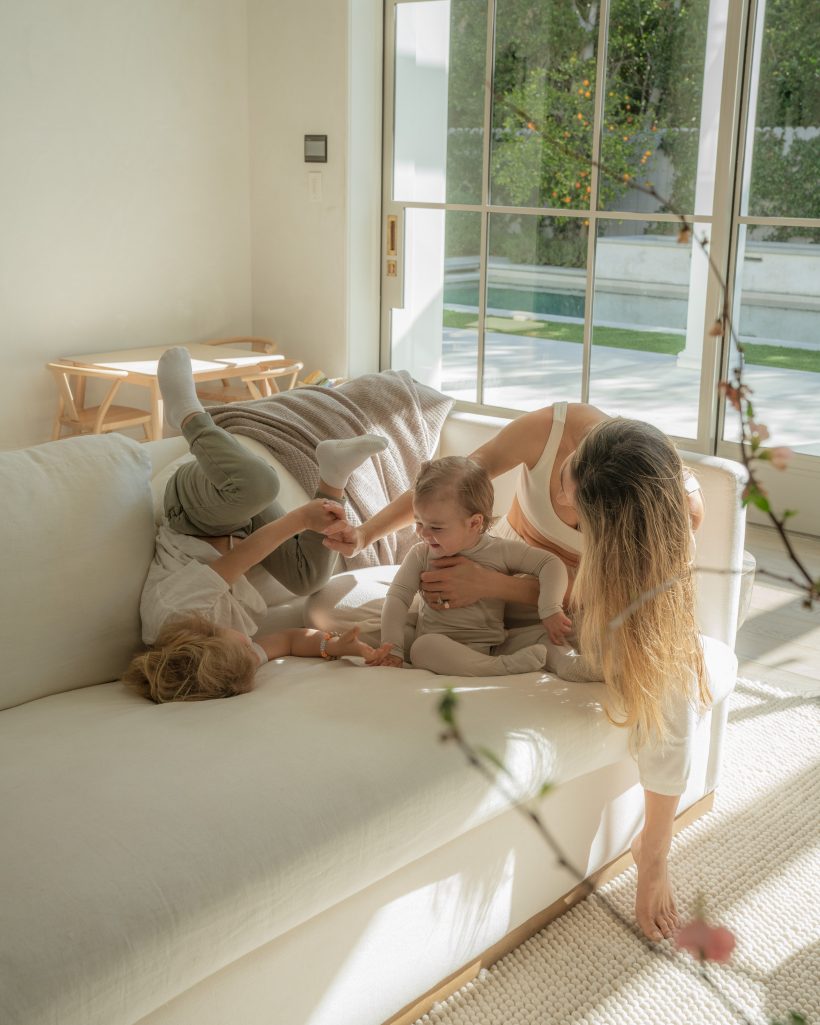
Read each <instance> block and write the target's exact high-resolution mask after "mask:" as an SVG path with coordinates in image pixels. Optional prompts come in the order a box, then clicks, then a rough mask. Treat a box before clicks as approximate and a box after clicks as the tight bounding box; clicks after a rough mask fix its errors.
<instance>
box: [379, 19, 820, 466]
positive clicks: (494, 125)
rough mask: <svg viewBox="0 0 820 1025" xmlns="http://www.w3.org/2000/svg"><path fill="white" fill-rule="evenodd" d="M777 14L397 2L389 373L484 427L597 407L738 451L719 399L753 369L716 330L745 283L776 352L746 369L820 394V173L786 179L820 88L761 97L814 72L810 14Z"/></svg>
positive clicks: (386, 312)
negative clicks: (734, 366) (544, 409)
mask: <svg viewBox="0 0 820 1025" xmlns="http://www.w3.org/2000/svg"><path fill="white" fill-rule="evenodd" d="M778 3H779V7H777V8H776V9H777V13H776V14H773V13H772V12H773V10H775V6H776V5H777V4H778ZM768 5H769V12H768V14H767V13H766V12H765V11H763V6H762V4H761V5H759V6H758V7H756V8H750V6H749V0H680V2H676V3H669V2H668V0H600V2H599V0H539V3H537V4H534V3H531V2H526V0H388V2H387V6H386V47H385V51H386V54H387V61H386V69H385V71H386V73H385V132H384V140H385V165H384V193H383V208H384V227H385V231H384V252H383V261H382V264H383V280H382V285H383V310H382V338H383V342H382V345H383V351H382V362H383V365H384V366H392V367H394V368H396V369H400V368H404V369H407V370H409V371H410V372H411V373H412V374H413V375H414V376H415V377H416V378H417V379H419V380H422V381H426V382H428V383H430V384H432V385H434V386H435V387H437V388H439V389H441V390H442V391H445V392H447V393H448V394H450V395H453V396H454V397H455V398H456V399H457V400H459V403H460V404H461V405H462V406H463V407H464V408H468V409H475V410H480V411H486V412H491V413H497V414H499V415H506V416H513V415H516V414H517V413H518V412H521V411H522V410H529V409H535V408H538V407H540V406H543V405H546V404H548V403H551V402H555V401H559V400H562V399H565V400H570V401H586V402H591V403H593V404H595V405H597V406H599V407H600V408H601V409H603V410H604V411H605V412H607V413H611V414H620V415H624V416H632V417H637V418H640V419H646V420H651V421H652V422H653V423H655V424H657V425H658V426H659V427H661V428H662V429H663V430H665V431H667V432H668V433H669V434H671V435H672V436H674V437H675V438H677V439H679V440H680V441H681V443H682V444H684V445H685V446H686V447H687V448H690V449H696V450H699V451H704V452H713V451H716V450H717V448H718V447H721V448H725V449H726V451H727V452H728V451H729V450H731V448H732V433H731V432H732V430H733V427H732V425H731V423H730V421H729V420H727V421H726V426H725V427H724V422H723V410H722V409H721V407H720V403H719V400H718V394H717V388H716V384H717V380H718V377H719V376H721V375H722V374H725V373H727V372H728V370H729V367H730V361H731V359H732V353H731V347H730V345H729V342H728V340H727V339H722V338H719V337H715V336H714V334H711V333H710V328H711V326H712V325H713V324H714V322H715V319H716V318H717V317H719V315H720V311H721V310H722V308H723V302H724V288H723V283H724V282H726V281H729V282H730V283H731V284H732V286H733V295H734V296H735V298H733V299H732V302H733V309H734V316H735V319H736V323H737V324H738V327H739V330H740V335H741V338H742V339H743V341H744V343H745V342H746V341H747V340H749V341H751V339H752V338H754V340H755V345H757V348H756V349H754V351H753V353H752V356H751V357H749V356H747V360H748V362H749V364H750V365H749V367H748V368H747V372H748V373H750V375H754V374H762V375H764V376H765V375H770V373H771V372H775V371H776V372H779V373H784V372H785V373H787V374H798V375H799V374H804V375H808V377H806V378H805V379H807V380H808V379H810V380H814V379H815V378H813V377H812V376H811V375H813V374H817V372H818V371H820V366H818V367H817V368H816V369H812V368H811V367H812V366H813V365H814V364H813V361H814V360H815V359H816V358H817V356H818V354H820V344H818V343H819V342H820V332H818V330H817V315H816V314H817V305H818V281H819V280H820V275H818V274H817V273H816V272H813V270H812V267H813V264H812V263H811V260H812V259H813V255H812V254H813V250H812V246H814V245H816V241H817V238H816V233H817V232H818V231H820V220H818V219H817V218H818V216H820V211H818V210H817V209H816V206H817V180H818V175H817V173H816V172H815V173H814V175H813V177H811V176H809V177H810V178H811V182H812V184H813V189H812V186H811V185H809V184H808V183H807V184H806V185H805V187H803V188H802V190H801V189H800V188H798V187H797V185H796V184H795V185H794V187H793V188H792V190H791V192H788V191H787V190H784V191H783V192H782V193H781V192H778V187H777V184H776V178H777V175H778V174H780V175H781V177H785V176H786V175H789V174H793V175H796V174H797V172H798V170H799V169H800V168H801V167H803V164H801V163H800V161H803V162H804V163H805V162H806V161H808V163H809V165H810V164H811V159H813V158H812V157H811V154H814V155H816V154H817V152H818V151H817V148H816V147H817V145H818V134H820V131H819V130H818V129H817V128H816V127H812V125H815V126H816V125H817V124H818V123H820V118H818V117H817V113H818V110H817V103H816V93H817V86H816V84H814V85H813V86H812V85H808V86H805V87H804V89H803V94H801V95H803V97H804V98H803V100H801V105H800V110H799V114H798V113H797V112H796V111H795V110H794V109H793V107H789V106H788V105H786V107H785V108H784V101H783V99H782V97H783V95H788V96H789V97H791V96H792V95H793V94H794V88H793V86H794V84H795V83H787V85H786V86H780V87H779V88H780V91H779V92H778V96H779V97H780V100H779V101H778V100H777V99H772V98H770V97H769V96H768V93H767V92H766V88H769V87H765V86H763V85H761V82H762V80H763V79H764V77H766V76H768V78H769V79H770V80H771V81H775V80H777V75H776V74H775V71H776V70H777V68H778V67H779V63H778V62H779V61H780V59H781V57H780V56H778V55H782V54H783V53H784V49H785V50H789V48H791V50H790V52H793V53H794V60H793V61H792V62H791V63H789V65H788V67H789V68H791V67H792V66H793V67H794V69H795V74H797V73H798V69H799V67H800V66H801V65H800V63H799V57H800V53H802V52H803V50H806V48H807V47H808V48H809V50H811V43H810V38H811V32H812V31H816V30H814V29H813V28H812V26H813V22H814V20H816V19H812V18H811V7H812V5H811V4H810V3H808V0H768ZM796 7H799V8H805V18H804V20H805V26H804V27H805V32H806V35H805V37H804V38H803V39H802V40H797V41H796V40H795V39H794V38H793V36H794V35H798V34H796V33H792V37H790V33H789V32H788V31H787V30H786V26H787V23H788V21H789V18H791V19H792V20H793V19H794V16H795V10H794V9H795V8H796ZM766 18H768V22H767V21H766ZM773 19H774V21H773ZM778 19H779V20H778ZM774 22H777V23H778V24H780V25H781V27H780V29H779V30H778V31H777V32H776V42H777V47H778V48H777V50H774V49H773V50H772V51H771V56H768V57H767V54H769V53H770V51H769V49H768V48H767V47H766V46H765V45H763V44H762V42H761V40H762V38H764V36H763V35H761V33H764V34H765V31H766V29H764V28H763V26H764V25H771V24H773V23H774ZM781 23H782V24H781ZM747 34H748V38H749V43H748V45H747ZM755 47H756V48H757V49H755ZM801 48H802V49H801ZM798 51H799V52H798ZM815 53H816V51H815ZM761 55H762V56H761ZM804 56H806V59H807V60H808V59H809V54H808V51H807V52H806V54H804ZM744 58H745V61H746V63H745V65H744V63H743V61H744ZM766 60H770V62H771V63H772V65H773V69H770V70H768V71H767V69H766ZM755 61H756V62H757V63H755ZM815 63H816V57H815ZM807 66H808V65H807V64H803V65H802V67H803V68H804V70H805V68H806V67H807ZM812 66H813V65H812ZM744 67H745V68H746V70H745V71H744V70H743V69H744ZM755 69H757V70H755ZM784 71H785V69H784ZM806 77H807V78H811V76H810V75H808V74H807V75H806ZM815 78H816V76H815ZM771 88H772V89H775V91H777V88H778V87H776V86H774V85H773V86H771ZM753 97H758V98H762V99H759V100H758V101H756V106H755V104H753V103H752V98H753ZM778 102H779V104H780V105H779V106H778ZM753 108H754V109H753ZM744 117H745V118H746V121H747V122H748V124H749V125H750V126H753V127H750V128H749V129H748V130H746V131H745V132H739V128H740V126H741V124H742V123H743V118H744ZM798 120H799V124H798V123H797V121H798ZM787 122H788V123H787ZM755 154H760V156H759V157H758V156H756V155H755ZM790 154H791V156H790ZM775 157H776V158H777V161H779V163H777V162H776V160H775ZM736 168H738V170H737V171H736V170H735V169H736ZM756 168H757V170H756ZM741 169H742V170H741ZM777 169H779V170H777ZM808 169H809V170H810V167H809V168H808ZM773 197H779V198H773ZM772 203H775V207H776V209H775V208H773V207H772V205H771V204H772ZM812 203H814V207H813V206H812ZM777 204H780V205H779V206H778V205H777ZM784 204H785V205H784ZM796 208H799V209H800V213H797V212H796ZM813 219H814V220H813ZM683 222H685V225H684V223H683ZM775 222H776V223H775ZM813 233H814V234H813ZM761 246H763V247H764V248H765V253H764V252H763V251H762V250H761V248H760V247H761ZM766 247H768V248H766ZM707 254H708V256H709V257H710V258H711V260H712V261H713V263H714V264H715V265H716V267H717V268H718V270H719V272H718V273H714V272H713V271H710V268H709V261H708V259H707ZM788 260H791V261H792V263H791V264H790V265H789V266H791V267H792V268H793V267H795V266H796V265H797V264H798V263H799V264H800V265H801V267H802V268H803V270H802V271H801V274H802V277H801V279H800V281H796V279H795V277H794V274H790V273H789V270H788V268H787V266H786V263H785V262H784V261H788ZM761 261H762V263H763V265H764V266H762V267H761V266H760V264H761ZM775 268H777V273H775V271H774V269H775ZM770 269H771V270H772V273H769V271H770ZM755 272H757V273H755ZM777 282H780V284H777ZM795 289H796V290H797V292H799V294H796V292H795ZM778 290H779V295H780V298H779V299H778V301H777V302H775V301H774V299H773V293H774V292H777V291H778ZM785 297H788V300H787V299H786V298H785ZM784 302H785V303H786V305H788V306H789V309H790V311H794V312H793V315H792V314H791V313H790V315H789V317H786V316H784V315H783V312H782V311H783V308H784V307H783V304H784ZM812 304H813V308H812ZM812 314H813V320H812ZM812 323H813V327H811V326H810V324H812ZM812 334H813V340H812V337H811V335H812ZM758 338H759V339H761V341H758ZM775 338H780V340H781V341H780V350H778V351H776V352H774V353H772V349H771V347H772V344H773V339H775ZM763 339H765V340H763ZM784 342H785V344H784ZM748 351H752V346H751V345H750V346H749V350H748ZM795 352H796V353H798V354H799V353H802V355H794V353H795ZM758 357H759V358H760V359H766V360H769V361H770V362H767V363H762V364H760V363H758V362H757V360H758ZM772 360H774V362H771V361H772ZM809 364H811V366H809ZM757 366H765V367H766V370H765V371H763V370H761V371H757V370H755V369H753V368H754V367H757ZM790 380H791V381H792V382H793V384H791V385H785V384H784V385H782V387H784V388H787V390H788V389H789V388H791V389H792V390H791V391H789V392H788V394H790V395H791V396H793V397H794V398H795V399H797V398H799V394H802V393H799V388H801V387H804V385H803V384H798V381H801V382H802V381H803V380H804V378H798V377H792V378H790ZM816 380H817V382H818V383H820V376H817V377H816ZM754 386H755V387H757V385H756V384H755V385H754ZM795 389H798V391H795ZM781 394H782V392H778V391H777V390H774V391H772V397H773V399H772V400H773V402H774V403H778V402H779V401H780V395H781ZM730 412H731V410H730ZM770 419H771V421H772V423H776V420H777V416H776V415H773V416H772V417H770ZM817 422H818V424H820V418H818V421H817ZM792 426H793V425H792ZM773 433H774V431H773ZM807 433H810V431H809V432H807ZM815 433H817V432H815ZM815 440H816V441H817V442H818V443H820V437H816V439H815ZM778 443H780V440H779V439H778ZM782 443H783V444H790V442H789V441H788V440H784V441H783V442H782ZM798 444H799V445H803V446H804V447H805V445H809V444H810V442H809V441H808V440H806V441H805V443H804V442H799V443H798ZM818 451H820V449H818ZM807 458H809V457H807ZM809 470H810V472H816V470H814V469H813V468H812V467H810V468H809Z"/></svg>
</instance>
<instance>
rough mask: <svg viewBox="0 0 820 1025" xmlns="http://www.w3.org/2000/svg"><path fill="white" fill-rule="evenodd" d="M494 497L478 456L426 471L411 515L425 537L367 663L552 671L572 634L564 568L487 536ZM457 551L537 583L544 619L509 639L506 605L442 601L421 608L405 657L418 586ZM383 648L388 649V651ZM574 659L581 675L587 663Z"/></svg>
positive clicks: (393, 589)
mask: <svg viewBox="0 0 820 1025" xmlns="http://www.w3.org/2000/svg"><path fill="white" fill-rule="evenodd" d="M494 500H495V495H494V491H493V485H492V481H491V480H490V477H489V474H488V473H487V471H486V470H485V469H484V467H483V466H481V465H480V464H479V463H477V462H475V460H473V459H469V458H466V457H464V456H447V457H445V458H443V459H434V460H431V461H430V462H427V463H424V464H423V465H422V468H421V470H420V472H419V474H418V476H417V478H416V481H415V485H414V487H413V514H414V516H415V519H416V532H417V534H418V535H419V537H420V539H421V540H420V542H419V543H418V544H417V545H415V546H414V547H413V548H412V549H411V550H410V551H409V552H408V553H407V556H406V557H405V559H404V562H403V563H402V565H401V568H400V569H399V571H398V573H397V574H396V576H395V577H394V579H393V583H392V584H391V585H390V588H389V590H388V592H387V596H386V598H385V600H384V606H383V609H382V616H381V639H382V642H383V645H382V649H379V651H378V652H374V654H373V655H372V656H368V657H367V658H366V660H365V661H366V662H367V663H368V664H371V665H387V666H394V667H399V666H401V665H403V664H404V662H405V661H407V662H409V663H411V664H412V665H413V666H415V667H417V668H421V669H429V670H431V671H432V672H435V673H444V674H448V675H452V676H503V675H508V674H514V673H527V672H533V671H537V670H539V669H544V668H545V667H549V668H555V665H554V663H555V662H557V661H559V660H560V658H561V654H562V649H564V650H565V647H566V646H565V638H566V635H567V634H569V633H570V631H571V629H572V623H571V621H570V619H569V618H568V617H567V616H566V615H565V614H564V611H563V608H562V601H563V598H564V594H565V593H566V590H567V585H568V574H567V570H566V567H565V566H564V564H563V562H562V561H561V560H560V559H559V558H558V556H557V555H554V554H553V553H552V552H547V551H542V550H540V549H537V548H533V547H532V546H530V545H528V544H525V543H524V542H523V541H513V540H509V539H507V538H501V537H493V536H492V535H491V534H489V533H487V531H488V528H489V527H490V525H491V523H492V520H493V515H492V511H493V504H494ZM453 555H462V556H465V557H466V558H469V559H471V560H473V561H475V562H478V563H479V564H480V565H482V566H488V567H490V568H491V569H494V570H497V571H499V572H502V573H524V574H527V575H529V576H535V577H538V580H539V598H538V615H539V617H540V620H541V623H540V624H539V625H538V626H533V627H532V628H531V629H528V630H527V631H526V632H524V631H518V632H517V635H516V636H515V637H514V638H509V637H508V631H507V629H506V628H505V626H504V604H505V603H504V601H503V599H501V598H484V599H482V600H481V601H479V602H475V603H474V604H472V605H466V606H463V607H458V608H451V603H450V602H449V601H443V600H442V599H441V596H439V600H438V604H437V605H431V604H428V603H427V602H421V604H420V607H419V613H418V620H417V622H416V626H415V638H414V639H413V641H412V643H411V644H410V646H409V651H405V624H406V622H407V614H408V611H409V609H410V605H411V603H412V601H413V599H414V597H415V596H416V594H417V593H418V591H419V589H420V586H421V574H422V573H423V572H424V571H425V570H426V569H428V568H429V563H430V560H434V559H441V558H447V557H449V556H453ZM505 642H506V643H505ZM385 644H388V645H389V646H390V647H389V650H388V651H386V652H385V651H383V648H384V646H385ZM574 654H575V653H574V652H573V655H574ZM575 657H576V660H577V661H578V663H579V664H578V665H576V666H575V668H576V676H579V675H580V674H579V673H578V670H579V669H580V661H581V660H580V659H579V657H578V656H577V655H576V656H575ZM584 668H585V669H587V671H588V672H587V678H589V679H597V678H598V675H599V674H596V669H595V668H594V667H587V666H586V665H584Z"/></svg>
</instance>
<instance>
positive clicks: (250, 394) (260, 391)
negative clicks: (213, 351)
mask: <svg viewBox="0 0 820 1025" xmlns="http://www.w3.org/2000/svg"><path fill="white" fill-rule="evenodd" d="M201 344H202V345H242V346H244V347H245V348H246V349H247V348H250V349H251V350H252V351H253V352H263V353H265V354H266V355H273V354H274V353H275V352H276V342H274V341H272V340H271V339H270V338H255V337H251V336H247V337H245V336H236V337H234V338H211V339H209V340H208V341H206V342H202V343H201ZM303 367H304V363H302V362H300V360H297V359H286V358H285V357H284V356H277V358H276V359H274V360H271V361H270V363H264V364H260V369H259V370H256V369H254V371H253V372H252V373H243V372H242V371H241V370H239V369H237V370H236V371H235V372H234V375H233V377H230V378H222V380H221V381H208V382H207V383H206V384H202V385H200V386H199V387H198V388H197V395H198V396H199V397H200V399H202V401H203V402H247V401H248V400H250V399H264V398H267V397H268V396H270V395H273V394H275V393H276V392H278V391H289V390H290V389H291V388H293V387H294V385H295V384H296V377H297V375H298V373H299V371H300V370H301V369H302V368H303ZM280 378H281V379H282V382H283V384H284V388H280V387H279V379H280Z"/></svg>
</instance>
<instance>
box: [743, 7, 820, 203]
mask: <svg viewBox="0 0 820 1025" xmlns="http://www.w3.org/2000/svg"><path fill="white" fill-rule="evenodd" d="M761 8H762V9H764V10H765V24H764V25H762V26H758V38H757V40H756V43H757V46H756V53H755V63H754V66H753V74H752V88H751V92H752V97H751V106H750V112H751V114H750V116H751V117H752V120H753V123H754V126H755V128H754V135H753V138H752V141H751V146H752V153H751V158H750V162H751V183H750V186H749V190H748V191H749V195H748V196H745V197H744V199H745V201H746V202H745V203H744V212H745V213H748V214H750V215H752V216H760V217H820V188H818V181H820V58H818V54H820V12H819V11H818V9H817V5H816V3H807V2H806V0H768V2H767V3H766V4H765V5H761ZM755 108H756V109H755Z"/></svg>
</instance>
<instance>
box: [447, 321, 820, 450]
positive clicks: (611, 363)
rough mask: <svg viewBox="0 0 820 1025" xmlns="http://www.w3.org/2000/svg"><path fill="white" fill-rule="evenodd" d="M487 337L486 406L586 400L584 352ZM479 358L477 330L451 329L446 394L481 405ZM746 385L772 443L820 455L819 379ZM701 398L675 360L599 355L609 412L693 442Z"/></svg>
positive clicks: (596, 363)
mask: <svg viewBox="0 0 820 1025" xmlns="http://www.w3.org/2000/svg"><path fill="white" fill-rule="evenodd" d="M486 337H487V341H486V347H485V382H486V383H485V389H484V401H485V403H487V404H488V405H493V406H500V407H505V408H508V409H527V410H529V409H538V408H539V407H540V406H545V405H549V404H550V403H551V402H557V401H560V400H562V399H567V400H569V401H580V398H581V395H580V380H581V346H580V345H577V344H573V343H569V342H557V341H552V340H550V339H543V338H527V337H523V336H521V335H508V334H503V333H501V332H488V333H487V336H486ZM475 354H476V339H475V332H474V331H471V330H464V329H458V328H445V332H444V341H443V352H442V382H441V388H442V390H444V391H446V392H447V393H448V394H450V395H453V396H455V397H456V398H458V399H463V400H464V401H467V402H475V400H476V396H475V390H474V389H475V383H474V382H475ZM744 379H745V380H746V382H747V384H748V385H749V386H750V387H751V388H752V389H753V391H754V396H753V398H754V404H755V408H756V411H757V415H758V416H759V417H760V420H761V421H762V422H763V423H765V424H767V426H768V428H769V431H770V434H771V439H772V442H771V443H772V444H775V445H788V446H789V447H790V448H792V449H794V451H795V452H801V453H805V454H809V455H820V403H818V402H817V395H818V392H819V391H820V374H815V373H810V372H808V371H797V370H780V369H777V368H774V367H759V366H749V367H747V368H746V371H745V373H744ZM699 391H700V375H699V372H698V371H695V370H686V369H683V368H681V367H678V365H677V360H676V358H675V357H674V356H666V355H662V354H659V353H653V352H638V351H633V350H630V349H610V348H605V347H603V346H596V347H595V348H594V349H593V353H592V375H591V388H590V397H589V401H590V402H591V403H592V404H593V405H596V406H599V407H600V408H601V409H603V410H605V411H606V412H607V413H611V414H619V415H621V416H631V417H635V418H636V419H640V420H648V421H650V422H651V423H654V424H656V425H657V426H658V427H660V428H661V429H662V430H664V431H666V432H667V433H668V434H673V435H676V436H679V437H682V438H693V437H694V436H695V434H696V428H697V423H696V417H697V405H698V395H699ZM731 437H732V435H730V434H728V433H727V439H729V440H731ZM734 437H736V434H735V435H734Z"/></svg>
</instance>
